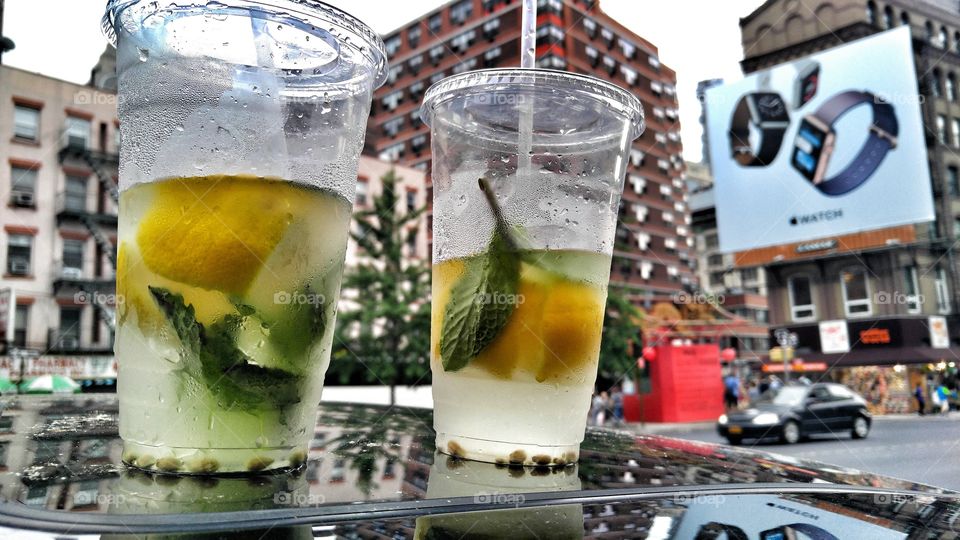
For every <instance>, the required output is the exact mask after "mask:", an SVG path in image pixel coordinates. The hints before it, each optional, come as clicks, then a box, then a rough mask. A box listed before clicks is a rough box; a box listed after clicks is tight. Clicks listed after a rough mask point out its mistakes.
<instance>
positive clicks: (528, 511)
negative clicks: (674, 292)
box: [0, 394, 957, 538]
mask: <svg viewBox="0 0 960 540" xmlns="http://www.w3.org/2000/svg"><path fill="white" fill-rule="evenodd" d="M431 426H432V414H431V411H429V410H426V409H413V408H405V407H383V406H367V405H355V404H333V403H324V404H322V405H321V407H320V415H319V421H318V423H317V425H316V429H315V432H314V438H313V440H312V443H311V445H310V451H309V458H308V460H307V462H306V464H305V465H304V466H303V467H301V468H299V469H297V470H294V471H284V472H280V473H274V474H264V475H259V476H250V475H245V476H218V477H185V476H169V475H155V474H147V473H144V472H141V471H138V470H136V469H131V468H128V467H126V466H124V465H123V464H122V463H121V462H120V453H121V446H122V444H121V441H120V439H119V436H118V434H117V402H116V398H115V396H112V395H103V396H100V395H83V394H80V395H73V396H63V397H40V396H24V397H20V398H14V399H6V400H5V401H4V402H3V412H2V414H0V448H2V457H3V459H4V461H3V464H4V467H3V468H0V497H2V500H3V504H2V505H0V524H3V525H6V526H7V527H11V528H14V529H37V530H43V531H50V532H57V533H62V534H74V535H81V534H117V535H123V534H133V535H142V534H148V533H164V534H167V533H175V532H181V533H191V534H196V533H199V532H204V531H206V532H217V531H219V532H221V533H222V532H224V531H229V532H231V534H233V533H237V534H239V531H246V530H249V531H261V532H263V531H266V530H269V531H272V532H271V534H274V535H276V534H281V532H282V536H281V537H299V535H301V534H303V535H305V536H304V537H305V538H311V537H312V536H310V534H313V535H314V536H316V534H317V531H318V530H325V531H327V532H329V533H330V535H332V536H335V537H340V536H346V537H351V536H353V537H368V536H366V535H365V534H360V533H359V532H356V531H360V530H368V529H369V530H375V529H377V530H379V529H382V530H383V531H384V532H378V533H377V534H378V535H379V536H381V537H397V538H405V537H407V536H408V533H409V535H410V536H412V535H413V534H414V532H416V533H417V535H418V536H420V534H421V532H423V531H432V532H430V535H428V536H421V537H424V538H446V537H448V536H449V535H453V536H456V537H459V536H457V534H455V533H456V531H461V532H463V528H464V527H466V526H467V525H466V524H468V523H470V522H473V521H477V516H478V513H481V514H485V515H487V516H486V517H484V518H483V519H482V520H479V521H482V522H484V523H486V522H488V521H489V522H490V524H489V527H492V528H491V529H489V530H488V529H485V528H483V527H481V528H480V529H474V530H473V533H471V534H479V535H481V536H484V535H486V536H485V537H497V536H498V535H499V534H498V533H497V531H498V530H501V529H497V527H504V528H506V529H503V530H508V529H509V530H513V531H515V532H516V535H521V533H520V532H519V531H520V530H521V529H524V530H525V529H531V530H532V531H533V533H534V534H536V531H537V530H542V528H541V529H537V527H542V526H545V525H544V524H548V525H549V524H553V525H556V526H558V527H561V529H562V530H567V531H569V532H570V533H571V536H576V537H578V538H579V537H582V536H583V535H584V534H587V535H589V534H593V532H596V531H594V529H597V530H599V531H601V532H603V529H604V527H606V530H613V529H611V527H613V528H616V530H620V531H621V532H623V531H628V532H630V534H634V533H637V534H639V531H641V530H645V531H647V533H649V532H650V530H652V529H653V528H655V527H657V526H658V525H657V523H660V525H659V526H660V527H664V526H666V525H664V523H667V522H665V521H663V519H665V518H667V517H668V518H669V520H668V521H669V525H670V527H672V528H676V527H679V526H680V524H681V521H683V520H682V519H680V518H681V517H682V516H701V514H702V516H701V517H703V516H708V517H709V516H713V514H714V513H715V512H716V511H717V510H718V509H721V510H723V509H725V510H726V511H727V512H728V513H729V512H730V511H731V510H730V508H731V506H729V505H732V504H736V505H747V506H749V505H751V504H756V505H758V508H760V509H766V510H768V511H767V512H766V513H767V514H769V513H770V512H769V509H770V508H776V507H777V505H781V506H782V505H784V504H786V505H788V506H789V505H800V506H798V508H807V509H808V510H809V508H817V509H819V510H816V512H814V514H816V513H817V512H821V511H822V510H823V509H824V508H827V509H830V508H834V507H835V508H834V510H835V509H836V508H842V509H843V512H846V513H850V512H853V513H855V514H856V513H857V512H860V513H864V512H868V513H869V517H870V519H866V518H863V519H861V518H857V519H858V520H859V521H863V523H873V522H874V521H876V519H880V517H882V516H883V515H884V513H888V514H891V516H893V517H890V516H887V517H883V519H885V520H886V523H888V524H894V523H900V521H903V520H906V522H909V521H910V520H911V519H915V520H917V523H920V522H921V521H922V522H923V523H926V524H929V523H932V521H931V520H930V516H926V517H923V516H921V514H920V513H916V512H915V513H916V515H913V514H911V513H910V512H913V511H911V510H909V509H906V510H904V508H906V507H907V506H909V504H907V503H910V504H914V505H915V506H917V507H919V505H927V506H930V507H931V508H938V509H939V510H938V512H940V513H943V516H948V514H950V512H953V514H951V515H954V516H955V515H956V514H957V506H956V500H955V497H954V495H953V494H952V493H948V492H946V491H944V490H940V489H937V488H932V487H930V486H925V485H919V484H915V483H912V482H906V481H901V480H897V479H892V478H887V477H883V476H879V475H871V474H864V473H861V472H859V471H855V470H850V469H844V468H838V467H831V466H827V465H824V464H821V463H815V462H809V461H802V460H798V459H795V458H790V457H786V456H778V455H775V454H770V453H762V452H756V451H752V450H747V449H743V448H732V447H724V446H717V445H710V444H703V443H694V442H689V441H680V440H676V439H670V438H664V437H655V436H645V435H637V434H635V433H631V432H625V431H624V432H621V431H613V430H609V429H589V430H588V432H587V436H586V439H585V440H584V443H583V445H582V451H581V460H580V462H579V463H578V464H576V465H571V466H568V467H564V468H554V469H550V468H530V467H508V466H497V465H492V464H485V463H478V462H471V461H463V460H458V459H453V458H450V457H448V456H446V455H444V454H440V453H438V452H436V449H435V448H434V442H433V441H434V433H433V431H432V428H431ZM830 501H832V502H830ZM865 501H866V502H865ZM770 505H773V506H770ZM811 505H812V506H811ZM831 505H833V506H831ZM905 505H906V506H905ZM931 505H932V506H931ZM694 510H695V512H693V513H692V514H691V512H692V511H694ZM798 511H799V510H798ZM803 511H807V510H803ZM509 512H513V514H510V513H509ZM784 512H787V511H784ZM904 512H907V513H906V514H904ZM918 512H919V511H918ZM736 513H738V514H739V513H740V512H739V511H738V512H736ZM801 513H802V512H801ZM808 513H809V512H808ZM774 514H776V512H774ZM463 515H467V516H468V517H467V518H463V519H465V520H466V521H463V519H461V518H458V517H457V516H461V517H462V516H463ZM798 515H799V514H798ZM865 515H866V514H865ZM938 515H939V514H938ZM490 516H493V517H494V518H495V519H493V520H492V521H490ZM701 517H696V518H693V517H691V518H688V519H693V520H700V521H702V519H701ZM740 517H751V516H748V515H746V514H744V515H742V516H740ZM753 517H756V516H753ZM801 517H802V516H801ZM861 517H862V516H861ZM894 518H895V519H894ZM658 519H660V521H659V522H658V521H657V520H658ZM703 519H706V517H703ZM710 519H712V520H714V521H716V520H719V519H720V518H719V517H717V516H713V517H710ZM731 519H733V518H727V519H726V521H725V523H728V524H730V523H731V521H730V520H731ZM738 519H739V518H738ZM871 520H873V521H871ZM948 521H949V520H948V519H947V517H943V522H944V523H943V526H944V527H946V529H949V527H950V526H951V525H952V521H949V523H948ZM721 522H724V521H723V520H720V521H717V523H721ZM704 523H710V521H705V522H704ZM758 523H760V525H757V526H765V525H764V524H763V523H762V522H761V521H758ZM279 525H283V527H279V528H278V526H279ZM294 525H296V526H297V527H292V528H290V527H287V526H294ZM575 525H576V526H575ZM485 527H486V525H485ZM750 527H753V525H750ZM897 527H899V528H900V529H903V527H906V525H897ZM287 529H289V530H287ZM946 529H945V530H946ZM670 530H673V529H670ZM677 530H680V529H677ZM771 530H772V529H771ZM311 531H313V532H311ZM350 531H354V532H355V533H356V534H354V533H353V532H350ZM484 531H486V532H484ZM575 531H577V533H576V534H574V532H575ZM481 533H482V534H481ZM647 533H645V534H647ZM244 534H246V533H244ZM250 534H251V535H253V536H252V537H253V538H259V537H260V536H257V535H256V534H254V533H253V532H251V533H250ZM424 534H426V533H425V532H424ZM523 534H526V533H523ZM578 534H579V536H578ZM598 534H599V533H598ZM698 534H699V533H698ZM0 536H2V534H0ZM468 536H469V535H468ZM561 536H562V535H561ZM628 536H629V535H628ZM808 536H809V535H808ZM117 537H118V538H119V537H122V536H117ZM231 537H232V536H231ZM269 537H271V536H267V538H269ZM547 537H551V538H554V537H557V536H556V535H549V536H547ZM708 537H709V538H713V537H711V536H708ZM750 537H751V538H752V537H754V536H750ZM801 537H802V536H801ZM729 538H733V537H729ZM770 538H776V537H775V536H771V537H770ZM783 538H789V536H784V537H783ZM798 538H799V537H798Z"/></svg>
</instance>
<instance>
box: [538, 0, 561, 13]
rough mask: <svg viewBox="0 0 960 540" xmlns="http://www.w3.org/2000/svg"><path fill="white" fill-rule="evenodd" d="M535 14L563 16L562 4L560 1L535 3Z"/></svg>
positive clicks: (551, 0) (552, 0)
mask: <svg viewBox="0 0 960 540" xmlns="http://www.w3.org/2000/svg"><path fill="white" fill-rule="evenodd" d="M537 12H538V13H554V14H556V15H563V2H561V1H560V0H539V1H538V2H537Z"/></svg>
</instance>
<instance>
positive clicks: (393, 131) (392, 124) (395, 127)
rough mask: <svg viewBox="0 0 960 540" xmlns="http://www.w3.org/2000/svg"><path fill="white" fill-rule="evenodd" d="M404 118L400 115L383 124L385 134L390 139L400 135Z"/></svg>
mask: <svg viewBox="0 0 960 540" xmlns="http://www.w3.org/2000/svg"><path fill="white" fill-rule="evenodd" d="M404 118H405V117H404V116H403V115H400V116H397V117H396V118H391V119H390V120H387V121H386V122H384V123H383V133H384V135H386V136H388V137H396V136H397V134H398V133H400V129H401V128H402V127H403V121H404Z"/></svg>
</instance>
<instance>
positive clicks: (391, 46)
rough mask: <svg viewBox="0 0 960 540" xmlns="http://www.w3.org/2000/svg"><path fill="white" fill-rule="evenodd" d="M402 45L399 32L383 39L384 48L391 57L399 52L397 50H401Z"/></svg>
mask: <svg viewBox="0 0 960 540" xmlns="http://www.w3.org/2000/svg"><path fill="white" fill-rule="evenodd" d="M400 45H402V41H401V39H400V35H399V34H398V35H396V36H391V37H389V38H387V39H385V40H384V41H383V46H384V49H386V51H387V56H389V57H392V56H393V55H395V54H397V51H399V50H400Z"/></svg>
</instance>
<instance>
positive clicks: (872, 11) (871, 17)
mask: <svg viewBox="0 0 960 540" xmlns="http://www.w3.org/2000/svg"><path fill="white" fill-rule="evenodd" d="M867 22H869V23H870V24H871V25H873V26H876V25H877V3H876V2H874V1H873V0H870V1H869V2H867Z"/></svg>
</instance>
